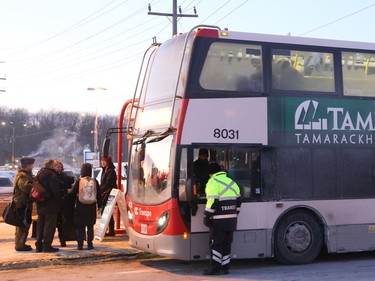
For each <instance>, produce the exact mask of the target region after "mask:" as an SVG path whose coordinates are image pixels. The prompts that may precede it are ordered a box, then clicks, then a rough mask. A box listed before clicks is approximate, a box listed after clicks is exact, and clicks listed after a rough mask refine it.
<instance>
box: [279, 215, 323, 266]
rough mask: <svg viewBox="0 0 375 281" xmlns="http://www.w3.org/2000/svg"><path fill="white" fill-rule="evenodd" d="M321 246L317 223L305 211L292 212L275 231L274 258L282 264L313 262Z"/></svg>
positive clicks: (321, 239)
mask: <svg viewBox="0 0 375 281" xmlns="http://www.w3.org/2000/svg"><path fill="white" fill-rule="evenodd" d="M322 246H323V231H322V227H321V224H320V223H319V221H318V220H317V219H316V218H315V217H314V216H312V215H311V214H310V213H308V212H306V211H302V210H300V211H293V212H291V213H289V214H287V215H286V216H285V217H283V218H282V219H281V221H280V222H279V224H278V226H277V228H276V231H275V258H276V260H277V261H278V262H279V263H282V264H305V263H310V262H313V261H314V260H315V259H316V258H317V256H318V255H319V253H320V251H321V249H322Z"/></svg>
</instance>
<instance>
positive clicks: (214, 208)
mask: <svg viewBox="0 0 375 281" xmlns="http://www.w3.org/2000/svg"><path fill="white" fill-rule="evenodd" d="M208 174H209V176H210V179H209V181H208V182H207V185H206V196H207V203H206V209H205V211H204V214H205V217H204V220H203V223H204V224H205V225H206V226H207V227H209V228H210V248H211V266H210V268H209V269H207V270H205V271H204V272H203V274H204V275H219V274H228V273H229V265H230V255H231V246H232V242H233V231H235V230H236V228H237V215H238V214H239V212H240V208H241V194H240V188H239V187H238V185H237V184H236V183H235V182H234V181H233V180H232V179H231V178H229V177H227V173H226V172H224V171H222V169H221V166H220V165H219V164H218V163H215V162H214V163H210V164H209V165H208Z"/></svg>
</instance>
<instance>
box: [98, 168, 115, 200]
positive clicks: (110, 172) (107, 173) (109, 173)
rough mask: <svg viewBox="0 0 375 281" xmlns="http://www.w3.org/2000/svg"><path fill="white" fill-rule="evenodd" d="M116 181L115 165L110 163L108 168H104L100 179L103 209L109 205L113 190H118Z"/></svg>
mask: <svg viewBox="0 0 375 281" xmlns="http://www.w3.org/2000/svg"><path fill="white" fill-rule="evenodd" d="M116 180H117V176H116V172H115V165H113V163H110V164H108V166H107V167H105V168H103V171H102V177H101V179H100V188H99V191H100V194H101V196H102V199H103V207H105V204H106V203H107V200H108V196H109V193H110V192H111V190H112V188H116Z"/></svg>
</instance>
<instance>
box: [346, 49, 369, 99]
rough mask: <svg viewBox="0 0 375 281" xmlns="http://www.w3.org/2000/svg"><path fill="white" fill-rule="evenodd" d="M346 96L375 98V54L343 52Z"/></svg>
mask: <svg viewBox="0 0 375 281" xmlns="http://www.w3.org/2000/svg"><path fill="white" fill-rule="evenodd" d="M341 64H342V75H343V80H344V95H346V96H368V97H370V96H371V97H374V96H375V54H369V53H354V52H342V57H341Z"/></svg>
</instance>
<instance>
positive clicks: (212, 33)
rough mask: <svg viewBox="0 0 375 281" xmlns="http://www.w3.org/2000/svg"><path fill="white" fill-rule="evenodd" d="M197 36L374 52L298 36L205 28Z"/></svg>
mask: <svg viewBox="0 0 375 281" xmlns="http://www.w3.org/2000/svg"><path fill="white" fill-rule="evenodd" d="M197 36H200V37H216V38H222V39H226V38H227V39H234V40H246V41H255V42H267V43H282V44H291V45H306V46H319V47H336V48H344V49H358V50H368V51H375V43H369V42H355V41H344V40H332V39H318V38H310V37H298V36H290V35H271V34H260V33H247V32H238V31H228V30H215V29H207V28H202V29H200V30H199V31H197Z"/></svg>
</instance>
